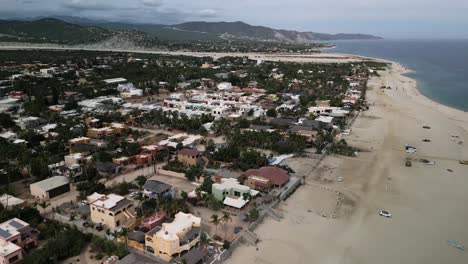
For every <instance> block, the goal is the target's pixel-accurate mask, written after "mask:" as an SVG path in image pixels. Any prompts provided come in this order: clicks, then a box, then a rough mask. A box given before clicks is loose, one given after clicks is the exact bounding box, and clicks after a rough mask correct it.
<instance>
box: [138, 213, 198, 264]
mask: <svg viewBox="0 0 468 264" xmlns="http://www.w3.org/2000/svg"><path fill="white" fill-rule="evenodd" d="M200 223H201V218H199V217H195V216H193V215H192V214H185V213H182V212H179V213H178V214H176V215H175V219H174V221H173V222H172V223H164V224H162V227H156V228H154V229H152V230H151V231H149V232H148V233H146V235H145V248H146V251H148V252H150V253H152V254H154V255H155V256H158V257H160V258H162V259H165V260H167V261H169V260H171V259H172V258H173V257H177V256H179V255H181V254H184V253H186V252H188V251H189V250H190V249H191V248H192V247H193V246H195V245H196V244H197V243H198V242H199V241H200V232H201V229H200Z"/></svg>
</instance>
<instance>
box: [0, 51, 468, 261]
mask: <svg viewBox="0 0 468 264" xmlns="http://www.w3.org/2000/svg"><path fill="white" fill-rule="evenodd" d="M23 48H24V49H34V48H37V47H31V46H27V47H18V46H17V47H4V46H3V47H2V46H0V50H1V49H3V50H5V49H23ZM40 48H44V49H60V48H57V47H40ZM64 49H69V48H64ZM90 50H96V49H90ZM101 51H108V50H101ZM112 51H119V50H112ZM124 52H136V51H124ZM139 52H140V53H157V54H168V55H188V56H210V57H214V58H217V57H222V56H247V57H249V58H251V59H262V60H281V61H296V62H303V63H345V62H352V61H360V60H367V59H369V58H363V57H359V56H354V55H346V54H328V53H327V54H314V55H307V56H304V55H297V56H295V55H266V54H255V53H248V54H232V53H229V54H227V53H196V52H158V51H139ZM407 72H408V70H407V69H405V68H404V67H403V66H401V65H399V64H397V63H392V65H391V67H390V69H389V70H388V71H385V72H380V75H381V76H380V77H374V78H372V79H371V80H370V81H369V90H368V92H367V99H368V101H369V103H370V104H371V107H370V110H369V111H366V112H363V113H362V114H361V116H360V117H359V118H358V119H357V120H356V122H355V123H354V124H353V127H352V132H351V134H350V135H348V136H345V137H344V138H345V139H346V141H347V142H348V143H349V144H350V145H352V146H355V147H358V148H360V149H362V150H365V151H362V152H360V153H359V155H358V157H355V158H347V157H341V156H328V157H326V158H325V159H324V161H323V162H321V163H320V165H319V166H318V168H317V169H316V170H312V169H313V167H314V166H315V164H316V162H313V161H312V160H311V158H302V159H303V160H299V159H300V158H296V159H295V160H294V159H293V160H292V161H288V162H289V163H288V165H290V166H291V167H292V168H293V169H294V170H295V171H296V172H301V173H302V174H304V175H306V184H305V185H304V186H302V187H301V188H299V189H298V190H297V191H296V192H295V193H294V194H293V195H292V196H291V197H290V198H289V199H288V200H287V201H285V202H283V203H281V204H280V206H279V207H278V208H277V209H278V210H279V211H281V213H282V215H284V218H283V219H282V220H281V221H280V222H277V221H275V220H273V219H271V218H268V217H267V218H266V219H265V220H264V223H262V224H261V225H259V226H258V228H257V229H256V230H255V233H256V234H257V236H258V238H259V239H260V242H259V243H258V250H257V249H256V247H253V246H248V245H246V244H242V245H241V246H240V247H239V248H237V249H236V250H235V251H234V253H233V255H232V256H231V258H230V259H228V260H227V263H229V264H238V263H243V264H247V263H326V264H327V263H330V264H335V263H340V264H348V263H349V264H355V263H356V264H357V263H364V264H367V263H369V264H376V263H379V264H382V263H384V264H385V263H400V264H406V263H408V264H414V263H434V264H440V263H468V253H467V252H465V251H461V250H458V249H455V248H453V247H451V246H450V245H449V244H448V243H447V240H449V239H453V240H457V241H459V242H460V243H462V244H464V245H465V246H468V229H467V228H466V227H465V223H466V222H467V219H468V210H465V209H464V208H463V206H464V205H465V203H468V192H467V191H466V190H467V189H468V180H467V179H468V166H466V165H461V164H459V160H468V113H466V112H463V111H460V110H456V109H452V108H450V107H447V106H444V105H441V104H439V103H436V102H434V101H431V100H430V99H428V98H426V97H425V96H423V95H421V93H420V92H419V91H418V89H417V83H416V81H415V80H413V79H411V78H408V77H406V76H404V74H405V73H407ZM382 86H390V87H391V89H385V90H383V89H381V88H380V87H382ZM423 126H430V127H431V129H424V128H423ZM454 136H456V137H454ZM423 139H429V140H430V141H431V142H423ZM460 141H463V142H464V143H463V144H459V142H460ZM405 144H411V145H413V146H415V147H417V153H413V154H407V153H405V151H404V145H405ZM407 157H410V158H412V159H413V160H418V159H427V160H430V161H434V162H435V165H427V164H424V163H422V162H417V161H413V166H412V167H406V166H405V159H406V158H407ZM448 169H449V170H451V171H448ZM311 171H312V172H311ZM338 177H342V179H343V181H342V182H338V181H337V180H336V179H337V178H338ZM380 210H387V211H389V212H391V213H392V214H393V217H392V218H391V219H387V218H383V217H381V216H379V215H378V213H379V211H380ZM332 216H334V217H332Z"/></svg>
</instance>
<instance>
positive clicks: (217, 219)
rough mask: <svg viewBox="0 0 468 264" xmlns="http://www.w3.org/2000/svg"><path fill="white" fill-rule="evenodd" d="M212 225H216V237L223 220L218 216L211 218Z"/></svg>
mask: <svg viewBox="0 0 468 264" xmlns="http://www.w3.org/2000/svg"><path fill="white" fill-rule="evenodd" d="M210 223H212V224H214V225H215V235H217V233H218V225H219V224H221V219H220V218H219V216H218V215H217V214H214V215H212V216H211V221H210Z"/></svg>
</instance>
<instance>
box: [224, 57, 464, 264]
mask: <svg viewBox="0 0 468 264" xmlns="http://www.w3.org/2000/svg"><path fill="white" fill-rule="evenodd" d="M406 72H407V69H405V68H404V67H403V66H401V65H399V64H397V63H393V64H392V66H391V68H390V70H388V71H386V72H381V76H380V77H375V78H372V79H371V80H370V82H369V91H368V93H367V97H368V101H369V102H370V103H371V108H370V110H369V111H366V112H364V113H362V115H361V116H360V117H359V118H358V119H357V120H356V122H355V123H354V125H353V128H352V133H351V135H349V136H346V137H345V139H346V140H347V141H348V143H349V144H351V145H353V146H356V147H360V148H361V149H364V150H368V151H366V152H361V153H359V155H358V157H356V158H346V157H339V156H329V157H327V158H326V159H325V160H324V162H322V163H321V164H320V166H319V168H318V169H317V170H315V171H314V172H313V173H311V174H310V175H308V176H307V179H306V182H307V183H306V185H305V186H303V187H301V188H299V189H298V190H297V191H296V193H295V194H294V195H292V196H291V197H290V198H289V199H288V200H287V201H286V202H284V203H282V204H281V205H280V206H279V208H278V210H280V211H282V213H283V214H284V216H285V217H284V219H282V220H281V221H280V222H277V221H275V220H273V219H271V218H266V219H265V220H264V223H263V224H261V225H260V226H259V227H258V228H257V229H256V230H255V233H256V234H257V236H258V237H259V239H260V242H259V244H258V250H256V248H255V247H253V246H247V245H245V244H243V245H242V246H240V247H239V248H237V249H236V250H235V251H234V253H233V255H232V257H231V258H230V259H229V260H228V261H227V263H229V264H237V263H331V264H335V263H353V264H354V263H369V264H375V263H401V264H406V263H408V264H410V263H411V264H413V263H437V264H439V263H468V254H467V253H466V252H465V251H461V250H458V249H455V248H453V247H451V246H450V245H449V244H448V243H447V240H448V239H453V240H457V241H459V242H460V243H462V244H464V245H468V229H467V228H466V227H465V224H466V221H467V219H468V211H467V210H465V209H464V208H463V205H464V204H465V203H467V202H468V192H467V191H466V189H467V187H468V181H467V177H468V166H466V165H461V164H459V162H458V161H459V160H467V159H468V147H467V144H468V132H467V131H468V113H466V112H463V111H459V110H456V109H452V108H449V107H446V106H444V105H441V104H438V103H436V102H433V101H431V100H429V99H428V98H426V97H424V96H422V95H421V94H420V92H419V91H418V90H417V83H416V81H414V80H412V79H410V78H408V77H406V76H404V75H402V74H404V73H406ZM381 86H390V87H392V89H385V90H382V89H380V87H381ZM424 125H427V126H430V127H431V129H423V126H424ZM452 135H454V136H455V135H456V136H458V137H459V138H455V137H452ZM423 139H429V140H431V142H423V141H422V140H423ZM459 141H464V142H465V143H463V144H459ZM404 144H411V145H413V146H415V147H417V153H414V154H407V153H405V151H404V147H403V146H404ZM406 157H410V158H412V159H414V160H417V159H427V160H431V161H435V163H436V164H435V165H427V164H424V163H421V162H416V161H413V166H412V167H405V158H406ZM302 169H303V170H306V169H305V168H302ZM447 169H450V170H452V172H450V171H448V170H447ZM339 176H341V177H343V181H342V182H337V181H336V180H335V179H336V178H337V177H339ZM324 178H326V179H324ZM333 193H335V194H336V193H339V194H340V195H333ZM340 197H341V198H340ZM330 200H331V201H332V202H330ZM380 210H387V211H389V212H391V213H392V214H393V217H392V218H391V219H387V218H383V217H381V216H379V215H378V213H379V211H380ZM334 211H336V216H337V217H336V218H332V217H330V214H332V213H333V212H334ZM321 214H323V215H325V216H326V217H323V216H322V215H321Z"/></svg>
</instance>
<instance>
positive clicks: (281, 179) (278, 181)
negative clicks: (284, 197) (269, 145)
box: [243, 167, 289, 187]
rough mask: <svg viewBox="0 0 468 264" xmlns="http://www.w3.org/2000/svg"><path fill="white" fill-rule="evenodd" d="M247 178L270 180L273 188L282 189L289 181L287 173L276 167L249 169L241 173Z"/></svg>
mask: <svg viewBox="0 0 468 264" xmlns="http://www.w3.org/2000/svg"><path fill="white" fill-rule="evenodd" d="M243 175H244V176H245V177H247V178H250V177H253V176H257V177H262V178H265V179H268V180H270V181H271V182H272V183H273V185H274V186H275V187H282V186H283V185H284V184H286V183H287V182H288V181H289V175H288V172H287V171H285V170H283V169H280V168H277V167H262V168H260V169H251V170H248V171H246V172H244V173H243Z"/></svg>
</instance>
